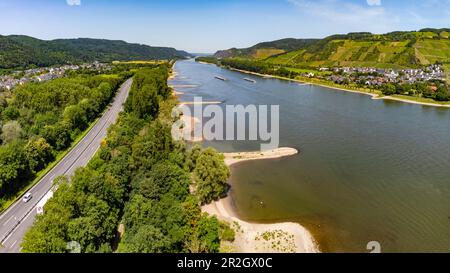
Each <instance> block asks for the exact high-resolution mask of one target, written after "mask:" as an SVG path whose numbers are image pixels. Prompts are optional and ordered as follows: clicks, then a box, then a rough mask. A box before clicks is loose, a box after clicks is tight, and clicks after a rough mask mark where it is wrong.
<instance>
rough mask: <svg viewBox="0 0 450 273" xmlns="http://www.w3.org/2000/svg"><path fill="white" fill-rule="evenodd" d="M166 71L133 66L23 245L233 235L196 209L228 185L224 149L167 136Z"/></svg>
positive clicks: (59, 247) (90, 247) (215, 240)
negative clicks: (79, 163)
mask: <svg viewBox="0 0 450 273" xmlns="http://www.w3.org/2000/svg"><path fill="white" fill-rule="evenodd" d="M168 70H169V69H168V67H166V66H160V67H159V68H153V69H148V68H144V69H140V70H139V71H138V72H136V74H135V76H134V81H133V85H132V89H131V91H130V94H129V97H128V99H127V102H126V105H125V111H124V112H123V113H121V115H120V117H119V121H118V122H117V123H116V124H115V125H114V126H112V127H111V128H110V129H109V132H108V137H107V138H106V139H105V140H104V142H103V143H102V146H101V149H100V151H99V152H98V154H97V155H96V156H95V157H94V159H92V160H91V162H90V163H89V165H88V166H87V167H85V168H80V169H78V170H77V171H76V174H75V175H74V177H73V178H72V179H71V181H70V183H69V181H68V180H67V178H65V177H61V178H59V179H58V180H57V182H56V183H57V185H58V190H57V191H56V192H55V194H54V197H53V198H52V199H51V200H49V202H48V203H47V204H46V206H45V208H44V210H45V213H44V214H43V215H41V216H38V218H37V220H36V222H35V223H34V226H33V227H32V228H31V230H30V231H29V232H28V233H27V234H26V236H25V238H24V242H23V244H22V246H23V252H40V253H55V252H58V253H61V252H67V251H68V249H67V243H68V242H71V241H75V242H78V243H79V244H80V245H81V250H82V252H85V253H92V252H97V253H99V252H101V253H109V252H121V253H136V252H137V253H161V252H164V253H174V252H194V253H198V252H218V251H219V247H220V241H221V239H229V240H232V239H233V234H232V232H231V233H230V229H229V228H228V227H227V226H226V225H224V224H223V223H220V222H219V221H218V220H217V219H216V218H214V217H209V216H207V215H206V214H202V213H201V210H200V204H202V203H207V202H209V201H211V200H213V199H217V198H218V197H219V196H222V195H223V194H224V193H225V191H226V189H227V187H226V181H227V179H228V176H229V170H228V168H227V166H226V165H225V163H224V161H223V156H221V155H219V154H218V153H217V152H216V151H215V150H213V149H206V150H202V149H201V148H199V147H194V148H191V149H187V147H186V144H185V143H184V142H175V141H173V140H172V136H171V126H172V123H173V121H174V119H176V117H173V116H172V109H173V107H174V106H175V105H176V99H175V98H174V97H173V96H171V95H170V94H171V90H170V89H169V88H168V86H167V77H168ZM224 231H226V232H224ZM225 235H226V236H225Z"/></svg>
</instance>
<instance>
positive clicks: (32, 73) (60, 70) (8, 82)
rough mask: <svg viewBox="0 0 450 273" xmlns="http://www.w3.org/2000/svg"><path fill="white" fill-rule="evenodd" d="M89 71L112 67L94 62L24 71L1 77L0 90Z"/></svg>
mask: <svg viewBox="0 0 450 273" xmlns="http://www.w3.org/2000/svg"><path fill="white" fill-rule="evenodd" d="M80 69H88V70H94V71H106V70H111V66H110V65H109V64H105V63H99V62H93V63H86V64H81V65H71V64H68V65H63V66H60V67H39V68H33V69H27V70H24V71H14V72H12V73H11V74H8V75H3V76H0V90H7V91H9V90H11V89H13V88H14V87H15V86H17V85H23V84H25V83H28V82H45V81H49V80H53V79H57V78H61V77H63V76H64V75H65V74H66V72H68V71H77V70H80Z"/></svg>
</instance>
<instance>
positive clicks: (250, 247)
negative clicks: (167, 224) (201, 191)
mask: <svg viewBox="0 0 450 273" xmlns="http://www.w3.org/2000/svg"><path fill="white" fill-rule="evenodd" d="M295 154H298V151H297V150H296V149H293V148H280V149H275V150H271V151H264V152H246V153H245V152H243V153H225V154H224V156H225V163H226V164H227V165H228V166H231V165H233V164H236V163H239V162H243V161H248V160H263V159H274V158H282V157H287V156H292V155H295ZM202 211H204V212H206V213H208V214H210V215H214V216H216V217H217V218H218V219H219V220H222V221H226V222H228V223H229V224H230V226H231V227H232V228H233V229H234V230H235V232H236V237H235V241H234V242H224V243H223V245H222V249H224V250H225V251H227V252H237V253H318V252H320V250H319V247H318V245H317V243H316V242H315V240H314V238H313V236H312V235H311V233H310V232H309V231H308V230H307V229H305V228H304V227H303V226H301V225H300V224H298V223H276V224H257V223H249V222H246V221H243V220H241V219H239V218H238V217H237V216H236V214H235V213H234V212H233V208H232V205H231V200H230V197H227V198H224V199H221V200H219V201H217V202H214V203H211V204H209V205H205V206H203V207H202Z"/></svg>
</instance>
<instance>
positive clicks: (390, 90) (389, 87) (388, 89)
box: [382, 83, 397, 96]
mask: <svg viewBox="0 0 450 273" xmlns="http://www.w3.org/2000/svg"><path fill="white" fill-rule="evenodd" d="M382 92H383V95H386V96H390V95H394V94H396V93H397V88H396V87H395V85H393V84H392V83H388V84H386V85H385V86H383V90H382Z"/></svg>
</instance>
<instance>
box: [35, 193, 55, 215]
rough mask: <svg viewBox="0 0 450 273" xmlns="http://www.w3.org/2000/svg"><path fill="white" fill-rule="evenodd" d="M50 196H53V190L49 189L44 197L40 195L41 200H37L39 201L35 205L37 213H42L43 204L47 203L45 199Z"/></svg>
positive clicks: (48, 198)
mask: <svg viewBox="0 0 450 273" xmlns="http://www.w3.org/2000/svg"><path fill="white" fill-rule="evenodd" d="M52 197H53V190H50V191H49V192H47V194H46V195H44V197H42V199H41V201H39V203H38V204H37V206H36V212H37V214H38V215H40V214H43V213H44V206H45V204H47V201H48V200H50V198H52Z"/></svg>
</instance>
